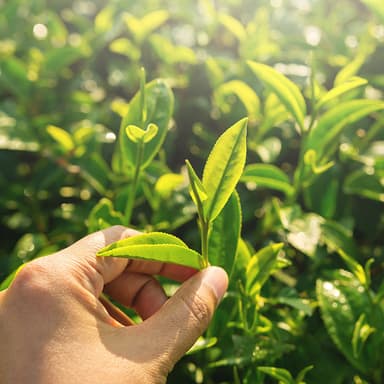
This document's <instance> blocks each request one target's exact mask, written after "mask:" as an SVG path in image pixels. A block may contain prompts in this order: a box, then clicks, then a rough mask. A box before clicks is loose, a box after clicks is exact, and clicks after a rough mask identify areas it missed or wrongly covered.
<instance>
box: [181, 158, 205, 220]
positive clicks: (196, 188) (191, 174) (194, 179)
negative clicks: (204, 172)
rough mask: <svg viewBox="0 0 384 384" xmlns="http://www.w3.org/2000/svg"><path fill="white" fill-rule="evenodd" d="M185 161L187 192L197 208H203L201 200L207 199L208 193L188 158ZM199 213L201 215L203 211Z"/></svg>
mask: <svg viewBox="0 0 384 384" xmlns="http://www.w3.org/2000/svg"><path fill="white" fill-rule="evenodd" d="M185 163H186V165H187V171H188V178H189V185H190V188H189V194H190V195H191V198H192V200H193V202H194V203H195V205H196V206H197V208H198V209H199V210H202V209H203V205H202V204H203V202H204V201H205V200H207V198H208V195H207V191H206V190H205V188H204V185H203V184H202V183H201V180H200V179H199V177H198V176H197V175H196V172H195V170H194V169H193V167H192V165H191V163H190V162H189V160H185ZM199 214H201V215H203V212H199Z"/></svg>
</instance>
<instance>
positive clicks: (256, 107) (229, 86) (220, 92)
mask: <svg viewBox="0 0 384 384" xmlns="http://www.w3.org/2000/svg"><path fill="white" fill-rule="evenodd" d="M230 95H236V96H237V97H238V98H239V100H240V101H241V102H242V104H243V105H244V107H245V109H246V110H247V113H248V117H249V119H250V120H255V119H256V118H257V117H258V116H259V114H260V100H259V97H258V96H257V94H256V92H255V91H254V90H253V89H252V88H251V87H250V86H249V85H248V84H246V83H245V82H243V81H240V80H231V81H228V82H226V83H223V84H221V85H220V86H218V87H217V88H216V89H215V93H214V99H215V102H216V104H217V106H218V107H219V108H220V109H221V110H222V111H223V112H225V113H227V112H230V105H228V103H227V101H226V99H227V97H228V96H230Z"/></svg>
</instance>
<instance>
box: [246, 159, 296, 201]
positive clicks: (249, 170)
mask: <svg viewBox="0 0 384 384" xmlns="http://www.w3.org/2000/svg"><path fill="white" fill-rule="evenodd" d="M240 181H242V182H245V183H249V182H250V183H255V184H256V187H258V186H260V187H265V188H271V189H275V190H277V191H281V192H283V193H285V194H286V195H288V196H289V195H291V194H292V193H293V192H294V188H293V186H292V185H291V183H290V181H289V178H288V176H287V175H286V174H285V173H284V172H283V171H282V170H281V169H280V168H278V167H276V166H275V165H272V164H249V165H247V166H246V167H245V169H244V172H243V175H242V176H241V179H240Z"/></svg>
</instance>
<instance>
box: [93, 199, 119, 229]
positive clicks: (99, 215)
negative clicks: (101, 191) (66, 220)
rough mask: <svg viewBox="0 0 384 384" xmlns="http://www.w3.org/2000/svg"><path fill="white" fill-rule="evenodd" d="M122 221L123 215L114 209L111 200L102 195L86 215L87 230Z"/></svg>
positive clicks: (117, 223)
mask: <svg viewBox="0 0 384 384" xmlns="http://www.w3.org/2000/svg"><path fill="white" fill-rule="evenodd" d="M123 223H124V217H123V215H122V214H121V213H120V212H117V211H115V209H114V207H113V204H112V201H111V200H109V199H107V198H105V197H104V198H102V199H101V200H100V201H99V202H98V203H97V204H96V205H95V206H94V207H93V209H92V211H91V212H90V214H89V216H88V222H87V225H88V230H89V232H95V231H98V230H99V229H101V228H105V227H106V226H111V225H122V224H123Z"/></svg>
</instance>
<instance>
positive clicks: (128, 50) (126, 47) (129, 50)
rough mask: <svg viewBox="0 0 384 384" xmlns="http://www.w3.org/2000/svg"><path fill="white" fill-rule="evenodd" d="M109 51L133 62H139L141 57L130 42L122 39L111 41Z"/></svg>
mask: <svg viewBox="0 0 384 384" xmlns="http://www.w3.org/2000/svg"><path fill="white" fill-rule="evenodd" d="M109 49H110V50H111V51H112V52H114V53H118V54H120V55H124V56H127V57H129V58H131V59H132V60H134V61H137V60H139V59H140V56H141V52H140V50H139V49H138V48H137V47H136V46H135V45H134V44H133V43H132V42H131V41H130V40H128V39H126V38H124V37H121V38H119V39H116V40H114V41H112V43H111V44H110V45H109Z"/></svg>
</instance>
